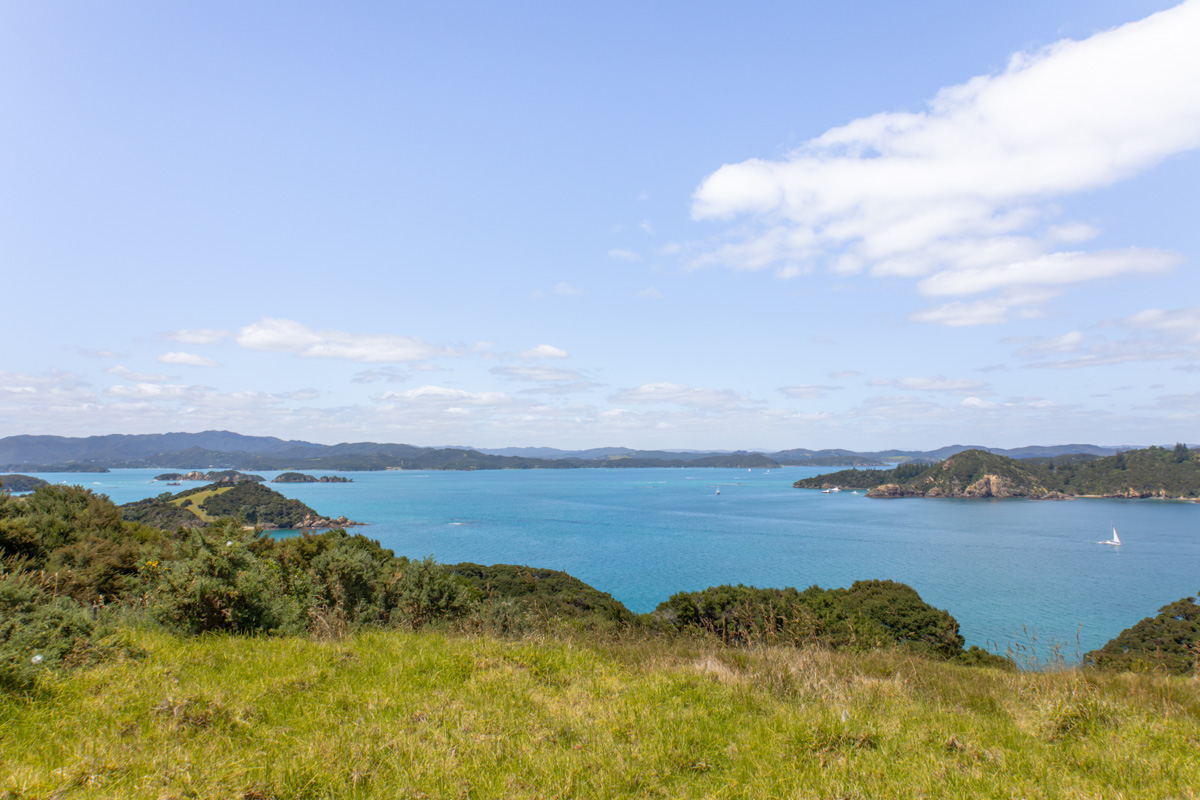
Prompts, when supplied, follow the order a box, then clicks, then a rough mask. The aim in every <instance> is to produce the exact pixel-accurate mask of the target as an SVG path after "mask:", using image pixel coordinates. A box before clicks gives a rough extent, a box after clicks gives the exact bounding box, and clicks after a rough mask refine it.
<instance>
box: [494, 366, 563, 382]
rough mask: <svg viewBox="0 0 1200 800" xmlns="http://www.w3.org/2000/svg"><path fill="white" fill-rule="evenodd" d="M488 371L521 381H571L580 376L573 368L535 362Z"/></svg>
mask: <svg viewBox="0 0 1200 800" xmlns="http://www.w3.org/2000/svg"><path fill="white" fill-rule="evenodd" d="M488 372H490V373H491V374H493V375H499V376H501V377H503V378H513V379H516V380H521V381H573V380H578V379H579V378H580V377H582V376H580V374H579V373H578V372H576V371H575V370H573V369H562V368H561V367H551V366H547V365H545V364H536V365H534V366H528V367H515V366H514V367H492V368H491V369H489V370H488Z"/></svg>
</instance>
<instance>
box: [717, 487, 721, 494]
mask: <svg viewBox="0 0 1200 800" xmlns="http://www.w3.org/2000/svg"><path fill="white" fill-rule="evenodd" d="M720 493H721V487H720V486H718V487H717V494H720Z"/></svg>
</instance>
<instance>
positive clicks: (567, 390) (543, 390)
mask: <svg viewBox="0 0 1200 800" xmlns="http://www.w3.org/2000/svg"><path fill="white" fill-rule="evenodd" d="M603 385H604V384H602V383H593V382H592V381H572V382H570V383H555V384H550V385H547V386H535V387H532V388H529V389H521V390H520V391H519V392H517V394H581V393H583V392H590V391H591V390H593V389H599V388H600V387H602V386H603Z"/></svg>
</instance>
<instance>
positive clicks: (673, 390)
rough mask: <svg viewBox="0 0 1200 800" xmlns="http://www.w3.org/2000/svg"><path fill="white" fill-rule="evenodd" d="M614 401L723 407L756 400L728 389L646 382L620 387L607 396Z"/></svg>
mask: <svg viewBox="0 0 1200 800" xmlns="http://www.w3.org/2000/svg"><path fill="white" fill-rule="evenodd" d="M609 399H610V400H611V401H612V402H614V403H636V404H642V403H673V404H675V405H681V406H692V407H697V408H724V407H728V406H730V405H745V404H748V403H755V402H757V401H755V400H752V399H750V398H748V397H743V396H742V395H739V394H737V393H736V392H733V391H730V390H728V389H704V388H695V387H691V386H687V385H685V384H682V383H646V384H642V385H641V386H638V387H637V388H635V389H622V390H621V391H619V392H617V393H616V394H614V395H613V396H612V397H611V398H609Z"/></svg>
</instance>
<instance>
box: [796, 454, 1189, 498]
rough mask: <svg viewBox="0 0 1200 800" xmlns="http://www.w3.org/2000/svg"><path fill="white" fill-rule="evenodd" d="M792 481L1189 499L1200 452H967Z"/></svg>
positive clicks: (879, 491)
mask: <svg viewBox="0 0 1200 800" xmlns="http://www.w3.org/2000/svg"><path fill="white" fill-rule="evenodd" d="M793 485H794V486H795V487H796V488H798V489H832V488H833V487H837V488H840V489H866V490H867V497H966V498H1009V497H1014V498H1015V497H1021V498H1027V499H1031V500H1053V499H1066V498H1070V497H1121V498H1159V499H1180V500H1192V499H1196V498H1198V497H1200V454H1198V453H1196V452H1193V451H1191V450H1190V449H1188V447H1187V446H1186V445H1184V444H1178V445H1176V446H1175V448H1174V449H1167V448H1164V447H1148V448H1145V449H1142V450H1127V451H1121V452H1119V453H1117V454H1116V455H1112V456H1107V457H1095V456H1088V455H1071V456H1056V457H1053V458H1027V459H1022V460H1019V461H1018V460H1016V459H1012V458H1007V457H1005V456H1000V455H996V454H994V453H989V452H986V451H983V450H967V451H964V452H961V453H958V454H956V455H953V456H951V457H950V458H947V459H945V460H944V461H940V462H937V463H934V464H929V463H922V462H911V463H907V464H901V465H900V466H898V467H895V468H894V469H890V470H859V469H847V470H842V471H840V472H832V473H827V474H824V475H817V476H816V477H813V478H803V479H801V480H798V481H796V482H795V484H793Z"/></svg>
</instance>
